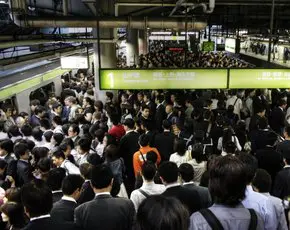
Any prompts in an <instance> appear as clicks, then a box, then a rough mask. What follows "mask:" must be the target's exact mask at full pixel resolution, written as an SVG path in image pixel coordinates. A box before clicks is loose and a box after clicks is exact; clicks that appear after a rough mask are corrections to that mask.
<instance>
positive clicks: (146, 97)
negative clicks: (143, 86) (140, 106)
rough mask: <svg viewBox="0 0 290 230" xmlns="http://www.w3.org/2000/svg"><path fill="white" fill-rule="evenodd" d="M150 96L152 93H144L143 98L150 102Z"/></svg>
mask: <svg viewBox="0 0 290 230" xmlns="http://www.w3.org/2000/svg"><path fill="white" fill-rule="evenodd" d="M150 98H151V96H150V93H144V97H143V99H144V102H145V103H147V102H149V101H150Z"/></svg>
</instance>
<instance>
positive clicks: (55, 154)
mask: <svg viewBox="0 0 290 230" xmlns="http://www.w3.org/2000/svg"><path fill="white" fill-rule="evenodd" d="M52 156H53V157H55V158H57V159H59V158H62V159H64V160H65V155H64V152H63V151H62V150H60V149H59V150H56V151H54V152H53V153H52Z"/></svg>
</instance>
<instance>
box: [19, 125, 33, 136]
mask: <svg viewBox="0 0 290 230" xmlns="http://www.w3.org/2000/svg"><path fill="white" fill-rule="evenodd" d="M21 132H22V134H23V135H24V136H25V137H29V136H31V135H32V127H31V126H30V125H29V124H24V125H23V126H22V127H21Z"/></svg>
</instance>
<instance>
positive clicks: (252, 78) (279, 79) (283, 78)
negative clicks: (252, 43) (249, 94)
mask: <svg viewBox="0 0 290 230" xmlns="http://www.w3.org/2000/svg"><path fill="white" fill-rule="evenodd" d="M229 88H230V89H250V88H251V89H254V88H260V89H264V88H290V69H231V70H230V82H229Z"/></svg>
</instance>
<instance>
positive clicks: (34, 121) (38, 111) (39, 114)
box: [29, 105, 46, 127]
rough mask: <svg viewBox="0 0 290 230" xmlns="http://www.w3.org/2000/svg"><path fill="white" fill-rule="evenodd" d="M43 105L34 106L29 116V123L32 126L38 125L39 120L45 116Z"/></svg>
mask: <svg viewBox="0 0 290 230" xmlns="http://www.w3.org/2000/svg"><path fill="white" fill-rule="evenodd" d="M45 112H46V109H45V107H43V106H41V105H39V106H37V107H36V108H35V110H34V114H33V115H32V116H31V118H30V122H29V123H30V124H31V126H32V127H35V126H40V120H41V119H42V118H43V117H44V116H45Z"/></svg>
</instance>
